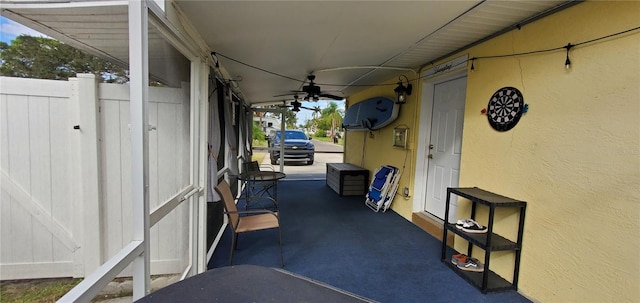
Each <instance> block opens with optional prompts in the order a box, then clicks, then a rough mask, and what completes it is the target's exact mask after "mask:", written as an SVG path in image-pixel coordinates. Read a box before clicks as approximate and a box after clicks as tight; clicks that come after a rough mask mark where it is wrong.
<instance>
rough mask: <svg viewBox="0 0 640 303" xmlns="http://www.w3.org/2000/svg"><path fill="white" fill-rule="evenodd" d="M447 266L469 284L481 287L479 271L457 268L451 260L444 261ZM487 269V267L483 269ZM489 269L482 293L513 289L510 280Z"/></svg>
mask: <svg viewBox="0 0 640 303" xmlns="http://www.w3.org/2000/svg"><path fill="white" fill-rule="evenodd" d="M445 264H446V265H447V266H449V267H450V268H451V269H453V271H455V272H456V273H457V274H458V275H459V276H460V277H462V278H463V279H465V281H467V282H469V283H470V284H471V285H473V286H475V287H477V288H479V289H482V274H483V273H481V272H472V271H464V270H462V269H459V268H458V267H457V266H455V265H454V264H453V263H451V262H445ZM485 270H488V269H485ZM488 271H489V275H488V277H487V288H486V290H485V291H483V293H487V292H500V291H507V290H515V289H516V287H515V286H514V285H513V284H511V282H509V281H507V280H505V279H504V278H503V277H501V276H499V275H498V274H496V273H494V272H493V271H491V270H488Z"/></svg>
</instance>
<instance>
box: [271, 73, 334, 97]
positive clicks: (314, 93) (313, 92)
mask: <svg viewBox="0 0 640 303" xmlns="http://www.w3.org/2000/svg"><path fill="white" fill-rule="evenodd" d="M307 79H308V80H309V84H308V85H305V86H303V87H302V90H292V91H291V92H292V93H296V94H297V93H306V94H307V95H306V96H305V97H304V98H303V99H304V100H305V101H318V100H320V98H329V99H333V100H342V99H344V97H340V96H336V95H332V94H327V93H324V92H322V91H321V90H320V86H317V85H316V84H315V83H314V82H313V80H315V79H316V76H315V75H308V76H307ZM286 95H289V94H284V95H278V96H274V97H279V96H286ZM296 101H297V99H296Z"/></svg>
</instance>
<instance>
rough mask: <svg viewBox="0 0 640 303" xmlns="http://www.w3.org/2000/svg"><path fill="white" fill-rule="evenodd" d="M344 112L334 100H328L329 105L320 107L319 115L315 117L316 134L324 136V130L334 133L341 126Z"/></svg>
mask: <svg viewBox="0 0 640 303" xmlns="http://www.w3.org/2000/svg"><path fill="white" fill-rule="evenodd" d="M343 117H344V112H343V111H342V110H341V109H339V108H338V104H337V103H335V102H329V106H327V107H326V108H324V109H322V111H321V112H320V117H319V118H317V119H316V121H315V122H316V123H317V126H318V128H317V131H316V136H320V137H326V131H329V132H330V133H331V134H335V133H336V132H337V131H338V130H339V129H341V128H342V120H343Z"/></svg>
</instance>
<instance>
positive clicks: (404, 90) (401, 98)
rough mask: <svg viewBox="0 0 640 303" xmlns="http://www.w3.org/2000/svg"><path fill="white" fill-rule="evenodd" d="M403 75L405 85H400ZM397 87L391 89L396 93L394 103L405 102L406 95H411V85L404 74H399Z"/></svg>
mask: <svg viewBox="0 0 640 303" xmlns="http://www.w3.org/2000/svg"><path fill="white" fill-rule="evenodd" d="M403 77H404V79H405V80H407V86H406V87H405V86H404V85H402V78H403ZM398 80H400V81H398V87H396V88H395V89H394V90H393V91H394V92H395V93H396V104H405V103H407V96H410V95H411V91H412V90H413V85H411V83H409V78H407V76H405V75H400V77H398Z"/></svg>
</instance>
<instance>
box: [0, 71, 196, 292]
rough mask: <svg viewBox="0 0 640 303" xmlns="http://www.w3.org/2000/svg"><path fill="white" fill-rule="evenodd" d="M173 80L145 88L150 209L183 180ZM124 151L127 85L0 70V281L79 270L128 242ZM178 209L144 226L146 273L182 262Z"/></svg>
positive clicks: (185, 141)
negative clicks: (147, 246)
mask: <svg viewBox="0 0 640 303" xmlns="http://www.w3.org/2000/svg"><path fill="white" fill-rule="evenodd" d="M183 87H185V88H157V87H151V88H150V91H149V98H150V103H149V123H150V125H149V129H150V133H149V162H150V163H149V167H150V169H149V180H150V184H149V193H150V208H151V210H153V209H154V208H155V207H157V206H159V205H161V204H162V203H163V202H164V201H166V200H168V199H170V198H171V197H172V196H174V195H175V194H176V193H178V192H180V191H181V190H182V189H184V188H185V187H187V186H188V185H189V184H190V179H189V176H190V168H189V165H190V159H189V155H190V151H189V139H190V136H189V125H190V121H189V115H190V114H189V112H190V109H189V85H188V83H186V84H185V85H183ZM130 154H131V151H130V136H129V87H128V86H126V85H117V84H104V83H97V81H96V78H95V77H94V76H93V75H85V74H83V75H78V77H77V78H73V79H70V80H69V81H52V80H37V79H22V78H7V77H0V175H1V180H0V185H1V186H0V187H1V192H0V279H2V280H10V279H31V278H52V277H71V276H73V277H84V276H86V275H88V274H89V273H91V272H93V271H94V270H95V269H96V268H98V266H100V265H101V264H102V263H103V262H105V261H106V260H108V259H109V258H111V257H112V256H113V255H114V254H115V253H117V252H118V251H120V250H121V249H122V248H123V246H124V245H126V244H128V243H129V242H130V241H131V226H132V216H131V209H132V206H131V199H130V195H131V185H130V182H129V178H130V176H131V172H130V171H131V162H130ZM188 207H189V206H188V205H187V204H182V205H180V206H178V208H176V209H175V210H174V211H173V212H171V213H170V214H168V215H167V216H166V217H164V218H163V219H162V220H161V221H159V222H158V223H157V224H156V225H155V226H154V227H153V228H152V229H151V237H152V241H151V244H150V245H151V274H154V275H157V274H168V273H181V272H182V271H183V270H184V269H185V268H186V267H187V266H188V262H189V238H188V237H189V210H188ZM121 275H122V276H127V275H130V270H128V269H127V270H125V271H123V272H122V273H121Z"/></svg>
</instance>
